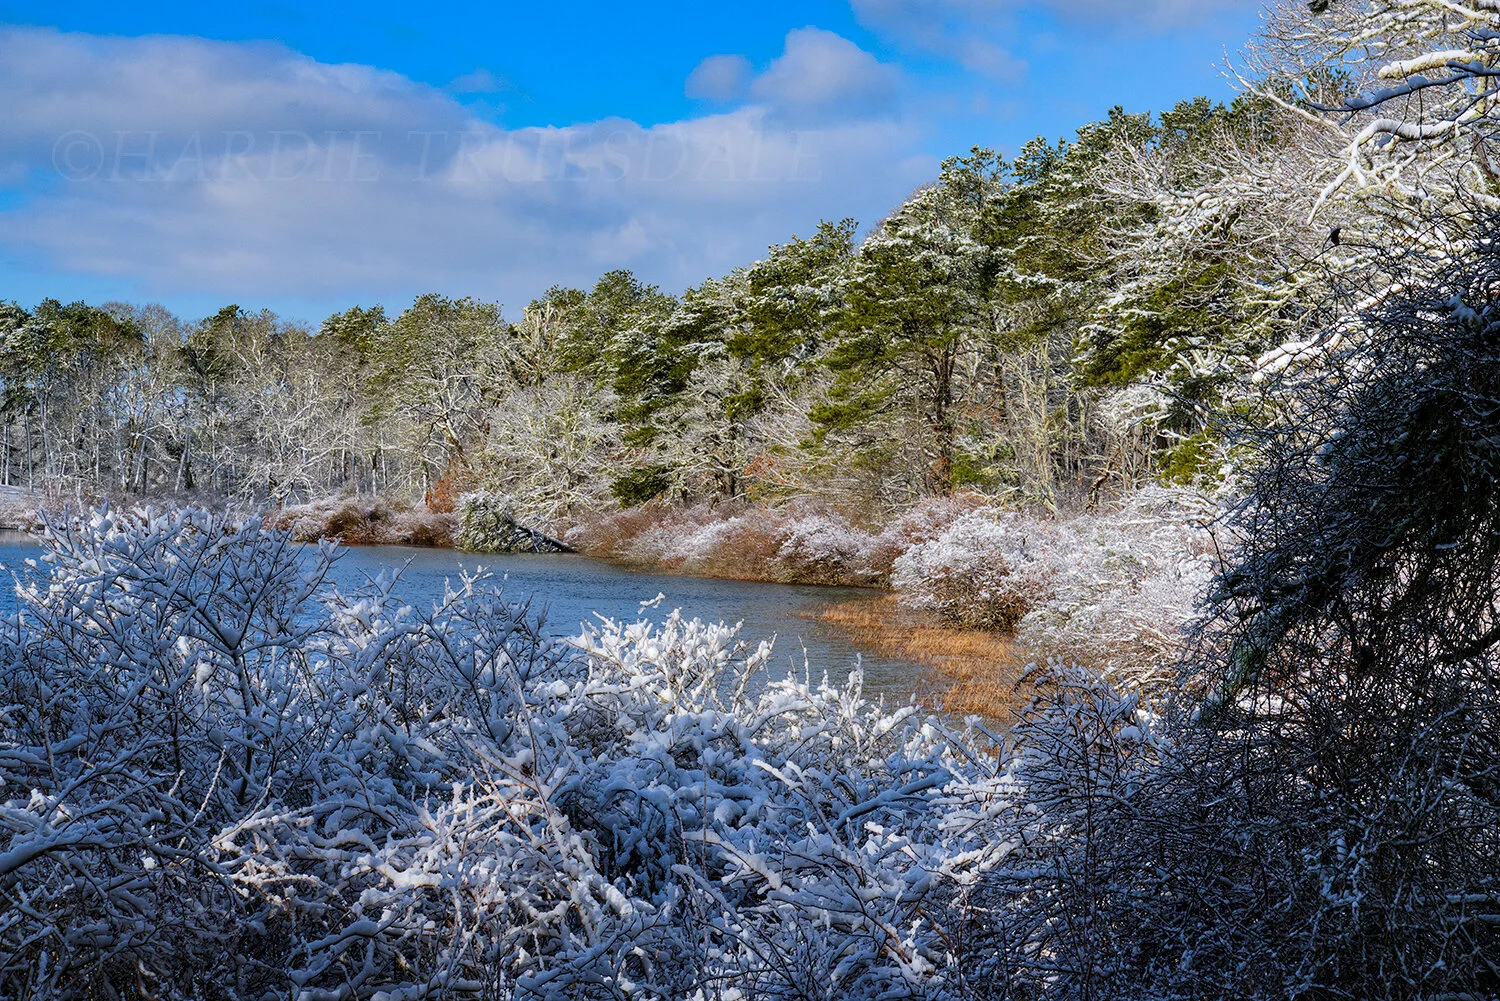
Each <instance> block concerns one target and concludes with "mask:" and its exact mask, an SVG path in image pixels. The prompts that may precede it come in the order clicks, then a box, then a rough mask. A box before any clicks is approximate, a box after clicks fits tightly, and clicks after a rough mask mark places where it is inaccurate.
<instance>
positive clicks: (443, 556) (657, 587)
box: [0, 532, 927, 699]
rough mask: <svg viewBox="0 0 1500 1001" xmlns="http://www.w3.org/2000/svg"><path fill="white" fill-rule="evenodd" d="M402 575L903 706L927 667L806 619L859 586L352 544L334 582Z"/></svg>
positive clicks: (567, 558) (860, 593) (12, 554)
mask: <svg viewBox="0 0 1500 1001" xmlns="http://www.w3.org/2000/svg"><path fill="white" fill-rule="evenodd" d="M41 551H42V550H41V547H39V546H38V545H36V543H35V542H34V541H33V540H31V539H30V537H28V536H26V535H24V534H22V533H15V532H3V533H0V568H3V569H4V570H5V571H9V572H12V573H18V574H24V573H27V572H29V568H27V567H26V565H25V560H26V559H27V558H35V557H37V556H38V555H40V554H41ZM396 568H399V569H400V570H401V579H400V582H399V584H398V586H397V592H398V593H399V594H401V596H402V597H403V598H405V599H406V600H407V601H408V602H410V603H411V604H412V605H416V606H419V607H430V605H431V604H432V602H433V601H434V600H435V599H437V598H438V597H439V596H440V595H441V594H442V591H443V582H444V581H445V580H453V581H454V582H455V583H456V582H457V579H458V576H459V573H460V570H468V571H470V572H473V571H475V570H477V569H480V568H482V569H484V570H486V571H488V572H489V573H491V574H492V575H493V576H494V577H495V578H496V579H497V580H501V579H503V581H504V587H505V593H506V595H507V596H508V597H510V598H511V599H513V600H517V601H520V600H527V599H529V600H530V601H531V606H532V610H533V611H534V612H545V615H546V622H547V625H548V628H549V629H550V630H551V631H552V632H553V633H554V634H555V635H558V636H576V635H578V634H579V632H581V631H582V628H583V625H584V623H586V622H594V621H597V620H596V618H595V616H596V615H599V616H605V617H607V618H613V619H623V620H627V621H635V620H637V619H640V618H648V619H652V620H658V621H659V620H660V619H662V618H664V617H665V616H666V615H667V614H668V613H669V612H670V611H671V610H672V609H673V608H680V609H681V610H682V613H683V615H684V616H685V617H687V618H693V617H697V618H701V619H706V620H710V621H723V622H728V623H735V622H743V623H744V626H743V628H742V630H741V633H740V635H741V637H742V638H744V639H746V640H747V641H749V642H750V643H751V644H752V645H753V644H754V643H756V642H758V641H760V640H763V639H771V640H774V641H775V652H774V655H773V657H772V668H773V673H776V674H781V673H783V671H782V669H784V668H789V667H795V668H796V669H797V670H798V672H799V673H800V671H801V669H802V666H803V657H804V653H805V656H806V663H807V664H809V665H811V667H812V669H813V673H814V676H815V677H816V676H817V675H820V674H821V673H823V671H825V670H826V671H827V672H828V674H829V676H830V677H832V678H834V679H842V678H843V677H845V676H846V675H847V674H848V672H849V671H850V670H851V669H853V667H854V666H855V664H856V663H861V662H862V664H863V666H864V671H865V684H866V687H867V689H868V690H870V691H871V692H872V693H874V692H881V693H886V694H889V695H891V696H893V697H896V698H900V699H905V698H906V697H907V696H908V695H909V694H910V693H912V692H913V691H915V690H917V689H918V688H920V687H922V682H923V680H924V678H925V677H927V669H926V668H924V667H922V666H920V665H917V664H913V663H910V662H906V661H901V660H893V659H890V658H887V657H880V656H871V655H868V654H866V655H864V656H861V654H860V652H859V650H858V649H857V647H856V644H855V642H854V638H852V637H851V636H849V635H848V634H846V633H844V632H842V631H841V630H839V629H838V628H837V627H835V626H833V625H830V624H829V623H826V622H823V621H820V620H818V619H817V618H815V617H813V616H815V615H816V613H817V612H818V610H819V609H822V608H825V607H827V606H829V605H832V604H835V603H844V602H851V601H875V600H878V599H879V597H880V595H879V594H878V593H876V592H871V591H864V590H860V589H858V588H844V587H804V586H798V585H790V584H764V583H756V582H749V581H733V580H713V579H709V578H703V577H677V576H670V575H666V574H654V573H639V572H636V571H632V570H628V569H625V568H623V567H620V566H617V565H614V564H611V563H607V562H604V561H601V560H594V559H590V558H588V557H586V556H576V555H552V554H548V555H534V554H525V553H515V554H495V555H483V556H481V555H477V554H474V553H457V552H454V551H452V550H446V549H420V548H415V547H408V546H355V547H350V548H347V549H344V550H343V551H342V553H341V555H340V558H339V560H338V562H337V563H335V564H334V569H333V574H332V578H333V583H334V584H335V585H338V586H340V587H344V588H350V587H353V586H354V585H357V584H359V583H362V582H363V581H364V580H366V579H368V578H372V577H374V576H375V575H377V574H379V573H380V572H382V571H388V570H391V569H396ZM3 581H4V576H0V614H6V615H8V614H10V613H11V612H13V611H15V609H16V596H15V593H14V589H13V588H11V587H9V586H4V584H3ZM658 594H662V595H665V596H666V599H665V600H664V601H662V602H661V603H660V605H659V606H657V607H656V608H648V609H644V610H643V609H642V607H641V603H642V602H646V601H650V600H651V599H653V598H655V597H656V596H657V595H658Z"/></svg>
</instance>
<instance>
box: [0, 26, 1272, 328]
mask: <svg viewBox="0 0 1500 1001" xmlns="http://www.w3.org/2000/svg"><path fill="white" fill-rule="evenodd" d="M1258 17H1259V6H1258V5H1257V4H1256V3H1253V2H1229V0H844V2H834V0H813V2H804V3H798V4H792V3H783V2H762V3H756V4H748V3H747V4H735V5H728V4H705V3H685V2H672V3H643V4H636V5H622V4H600V3H576V4H573V5H567V6H562V5H543V4H535V3H531V4H524V5H520V4H517V5H511V4H504V3H488V4H480V3H459V2H453V0H433V2H428V3H424V4H420V5H417V4H410V3H405V4H396V3H388V2H367V3H361V4H358V5H350V6H349V7H344V6H339V5H319V6H313V5H305V4H304V5H297V6H293V5H290V4H280V3H247V4H241V5H209V4H203V3H201V2H196V3H154V4H151V5H149V7H140V6H136V7H132V6H129V5H121V4H102V3H100V4H96V3H87V2H85V3H78V2H74V3H69V4H66V5H59V4H56V3H55V2H52V3H38V2H8V0H0V106H3V107H6V108H8V109H10V110H9V112H8V113H7V114H6V115H5V116H4V117H0V298H14V299H16V300H19V301H21V302H22V303H31V302H34V301H36V300H37V299H39V298H41V297H43V296H47V295H50V296H55V297H59V298H64V299H71V298H80V297H81V298H87V299H89V300H91V301H100V300H104V299H110V298H117V299H128V300H133V301H146V300H154V301H160V302H164V303H165V304H167V305H168V306H169V307H172V308H174V309H176V310H178V311H179V312H182V313H184V314H187V315H189V316H194V315H199V314H203V313H206V312H209V311H211V310H212V309H214V308H217V306H218V305H220V304H222V303H224V302H229V301H237V302H240V303H241V304H242V305H254V306H260V305H269V306H271V307H272V308H275V309H277V310H279V311H281V312H284V313H287V314H290V315H293V316H298V317H301V318H304V319H308V320H316V319H317V318H318V317H320V316H322V315H324V314H326V313H327V312H329V311H331V310H333V309H338V308H343V307H344V306H346V305H348V304H350V303H353V302H365V303H370V302H376V301H379V302H384V303H386V304H387V305H390V306H399V305H400V304H402V302H403V301H406V300H409V299H410V298H411V297H412V296H414V295H416V294H419V293H421V292H424V291H439V292H443V293H447V294H452V295H477V296H481V297H484V298H486V299H497V300H499V301H502V302H504V303H506V304H507V307H508V312H510V313H512V314H515V313H516V312H518V310H519V307H520V306H522V305H524V304H525V302H526V301H528V300H529V299H530V298H532V297H533V296H535V295H537V294H539V293H541V292H542V291H543V290H544V289H545V288H546V287H547V286H549V285H551V284H554V283H560V284H573V285H583V284H588V283H589V282H591V280H592V279H593V277H595V276H597V275H598V274H599V273H601V272H603V271H605V270H608V269H609V268H614V267H629V268H633V269H634V270H635V271H636V272H637V273H638V274H640V275H641V276H642V277H644V278H645V279H647V280H649V281H652V282H656V283H659V284H661V285H663V286H664V287H666V288H668V289H671V290H674V291H675V290H679V289H681V288H682V287H684V286H685V285H688V284H692V283H695V282H698V281H701V280H702V279H703V278H705V277H709V276H710V275H714V274H718V273H722V272H723V271H725V270H727V269H728V268H730V267H733V266H734V265H736V264H740V263H745V262H748V261H750V260H753V259H755V258H756V257H757V256H759V255H760V254H761V253H762V252H763V251H764V249H765V247H766V245H768V244H770V243H774V242H780V241H782V240H784V239H786V238H788V237H789V236H790V235H791V234H793V233H807V232H809V231H811V230H812V229H813V228H814V227H815V226H816V224H817V221H818V220H819V219H820V218H841V217H844V216H853V217H855V218H857V219H860V220H861V221H862V222H865V223H869V222H872V221H874V220H876V219H878V218H880V216H881V215H883V214H884V213H885V212H886V211H887V210H889V208H890V207H892V206H893V205H894V204H896V203H898V202H899V201H900V200H901V198H902V197H903V195H905V194H906V193H907V192H909V191H910V190H911V189H912V188H913V187H914V186H916V185H917V184H919V183H921V182H922V181H923V180H925V179H927V178H929V177H931V176H932V175H933V174H934V173H935V171H936V165H937V163H938V161H939V160H940V159H941V158H942V157H943V156H945V155H949V154H952V153H959V152H963V151H964V150H966V149H967V148H968V147H970V146H972V145H975V144H982V145H989V146H994V147H997V148H1000V149H1002V150H1004V151H1007V152H1014V150H1015V149H1016V148H1017V147H1018V146H1019V145H1020V144H1021V143H1022V142H1024V141H1026V140H1027V139H1028V138H1030V137H1032V136H1034V135H1037V134H1044V135H1047V136H1049V137H1052V138H1056V137H1058V136H1060V135H1065V134H1068V133H1070V132H1072V131H1073V130H1074V129H1076V128H1077V127H1078V126H1079V125H1081V124H1083V123H1084V122H1087V121H1089V120H1092V119H1094V118H1097V117H1100V116H1101V115H1103V114H1104V113H1106V112H1107V110H1108V109H1109V108H1110V107H1111V106H1112V105H1115V104H1122V105H1124V106H1125V107H1126V108H1127V109H1129V110H1133V111H1134V110H1147V109H1152V110H1160V109H1161V108H1164V107H1167V106H1170V105H1171V104H1172V103H1173V102H1175V101H1176V100H1179V99H1182V98H1186V97H1191V96H1193V95H1195V94H1200V93H1207V94H1210V95H1211V96H1214V97H1229V96H1231V95H1232V91H1231V90H1230V88H1229V86H1228V85H1227V84H1226V83H1225V82H1224V80H1223V79H1222V76H1221V72H1220V66H1221V64H1222V62H1223V56H1224V52H1225V51H1226V50H1228V51H1229V52H1231V53H1233V52H1234V51H1235V50H1237V49H1238V48H1239V47H1240V46H1241V45H1242V44H1243V43H1244V41H1245V40H1246V38H1247V37H1248V36H1249V35H1250V33H1251V32H1252V31H1253V30H1254V28H1255V26H1256V24H1257V23H1258Z"/></svg>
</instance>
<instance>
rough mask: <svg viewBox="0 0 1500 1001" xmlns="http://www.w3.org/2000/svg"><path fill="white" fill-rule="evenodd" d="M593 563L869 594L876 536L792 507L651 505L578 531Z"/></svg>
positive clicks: (572, 536) (832, 516) (831, 516)
mask: <svg viewBox="0 0 1500 1001" xmlns="http://www.w3.org/2000/svg"><path fill="white" fill-rule="evenodd" d="M567 540H568V542H569V543H570V544H571V545H574V546H576V547H577V548H579V549H580V550H582V551H583V552H587V553H589V554H591V555H596V556H604V557H609V558H613V559H619V560H624V561H626V562H629V563H634V564H636V565H639V566H648V567H663V568H666V569H669V570H677V571H681V572H684V573H694V574H701V575H703V576H709V577H726V578H733V579H743V580H769V581H779V582H782V583H787V584H830V585H846V586H868V585H872V584H879V583H881V582H882V575H881V574H880V573H877V572H875V571H872V570H871V568H870V562H869V549H870V545H871V541H872V540H871V536H870V535H869V534H868V533H866V532H865V531H863V530H861V529H859V528H857V527H855V526H854V525H851V524H850V523H849V521H848V520H847V519H845V518H843V517H842V516H840V515H838V514H836V513H832V512H827V511H821V510H817V509H808V508H803V507H799V506H795V505H788V506H785V507H761V506H752V507H742V506H735V505H722V506H710V505H706V504H700V505H695V506H693V507H666V506H656V507H653V506H650V505H646V506H643V507H640V508H632V509H629V510H627V511H623V512H619V513H617V514H614V515H611V516H608V517H606V518H603V519H598V520H596V521H594V522H590V523H588V524H587V525H584V526H579V527H576V528H575V529H574V530H572V531H570V532H569V533H568V535H567Z"/></svg>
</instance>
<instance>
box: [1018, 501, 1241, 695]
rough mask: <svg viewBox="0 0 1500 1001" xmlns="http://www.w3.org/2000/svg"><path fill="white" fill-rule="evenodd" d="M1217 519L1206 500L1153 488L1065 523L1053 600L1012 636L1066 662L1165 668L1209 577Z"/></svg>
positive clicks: (1052, 557)
mask: <svg viewBox="0 0 1500 1001" xmlns="http://www.w3.org/2000/svg"><path fill="white" fill-rule="evenodd" d="M1217 516H1218V510H1217V508H1216V507H1215V505H1214V503H1213V502H1212V501H1211V500H1209V499H1208V498H1206V497H1205V496H1204V495H1202V494H1199V493H1197V492H1195V491H1191V490H1179V489H1171V488H1166V487H1159V486H1153V487H1147V488H1145V489H1142V490H1140V491H1137V492H1135V493H1133V494H1130V495H1128V496H1127V497H1126V498H1125V499H1124V500H1123V501H1122V502H1121V503H1120V504H1119V505H1118V506H1117V507H1116V508H1114V509H1113V510H1111V511H1107V512H1103V513H1099V514H1091V515H1082V516H1080V517H1077V518H1074V519H1072V520H1070V521H1068V522H1065V523H1063V524H1062V525H1061V526H1059V532H1058V539H1059V544H1058V545H1057V546H1056V547H1055V548H1054V549H1053V550H1052V552H1051V553H1050V554H1049V561H1048V562H1049V564H1050V567H1051V574H1052V582H1053V585H1052V594H1051V597H1050V598H1049V600H1048V601H1046V602H1043V603H1042V604H1040V605H1038V606H1037V607H1036V608H1035V609H1034V610H1033V611H1032V612H1031V613H1030V614H1029V615H1027V616H1026V617H1025V618H1024V619H1023V620H1021V622H1020V623H1018V626H1017V636H1018V638H1019V639H1020V641H1021V642H1022V644H1023V645H1025V646H1026V647H1027V648H1029V649H1032V650H1035V651H1039V652H1041V653H1044V654H1048V655H1052V656H1059V657H1064V658H1067V659H1069V660H1071V661H1076V662H1081V663H1088V664H1095V665H1099V666H1101V667H1102V666H1104V665H1110V666H1113V667H1117V668H1130V669H1132V670H1134V671H1136V672H1146V673H1148V674H1149V673H1158V672H1161V671H1163V670H1169V669H1170V668H1171V666H1172V665H1173V663H1174V662H1175V661H1176V659H1177V657H1178V655H1179V654H1180V653H1181V650H1182V644H1183V641H1184V630H1185V629H1186V628H1187V626H1188V625H1189V624H1190V623H1191V622H1192V621H1193V620H1194V619H1195V618H1196V617H1197V616H1198V614H1199V612H1200V609H1201V606H1202V602H1203V599H1204V597H1205V595H1206V594H1207V592H1208V588H1209V584H1210V582H1211V580H1212V578H1213V573H1214V570H1215V567H1216V562H1215V557H1214V546H1213V538H1212V536H1211V535H1210V532H1209V528H1208V525H1209V524H1210V523H1211V522H1212V521H1213V520H1214V519H1215V518H1216V517H1217Z"/></svg>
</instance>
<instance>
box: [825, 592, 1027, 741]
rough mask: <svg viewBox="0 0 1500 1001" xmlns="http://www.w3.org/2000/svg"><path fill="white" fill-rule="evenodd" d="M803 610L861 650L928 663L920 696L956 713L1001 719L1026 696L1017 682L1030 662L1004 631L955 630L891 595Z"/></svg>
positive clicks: (1009, 716)
mask: <svg viewBox="0 0 1500 1001" xmlns="http://www.w3.org/2000/svg"><path fill="white" fill-rule="evenodd" d="M808 614H809V615H810V616H815V617H817V618H819V619H821V620H822V621H824V622H828V623H830V624H832V625H834V626H836V627H838V628H840V629H842V630H844V631H845V632H846V633H848V634H849V635H850V636H851V637H852V638H853V640H854V642H855V643H856V645H858V646H860V647H862V648H864V649H865V650H868V651H870V652H872V653H879V654H883V655H886V656H889V657H897V658H900V659H902V660H909V661H913V662H914V663H918V664H922V665H924V666H926V667H929V668H931V669H932V674H931V676H930V677H929V678H928V679H926V680H927V685H925V686H923V690H922V692H921V695H922V699H923V701H924V702H928V703H930V704H932V705H934V706H937V705H940V706H941V707H942V708H943V709H944V710H946V711H948V712H950V713H953V714H955V715H958V716H967V715H970V714H977V715H980V716H985V717H988V718H989V719H991V720H996V721H999V722H1001V723H1004V722H1007V721H1009V720H1010V719H1011V717H1012V716H1013V714H1014V713H1015V711H1016V710H1017V709H1018V708H1020V707H1021V706H1023V705H1025V704H1026V702H1027V701H1028V700H1029V699H1030V693H1029V692H1028V691H1027V690H1026V686H1025V685H1022V684H1021V678H1022V676H1023V675H1024V674H1025V671H1026V666H1027V664H1028V663H1029V662H1030V661H1029V659H1028V658H1026V657H1025V656H1024V652H1023V651H1022V650H1020V649H1019V648H1018V647H1017V646H1016V643H1015V639H1014V638H1013V637H1011V636H1009V635H1006V634H1003V633H997V632H989V631H986V630H981V629H960V628H958V627H955V626H953V625H950V624H948V623H946V622H944V621H943V620H942V619H941V618H939V617H938V616H937V615H935V614H932V613H929V612H922V611H917V610H914V609H910V608H903V607H902V606H901V605H899V604H897V601H896V596H895V595H889V596H887V597H885V598H882V599H880V600H879V601H868V600H866V601H851V602H844V603H840V604H837V605H831V606H829V607H828V608H825V609H823V610H821V611H819V612H811V613H808Z"/></svg>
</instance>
